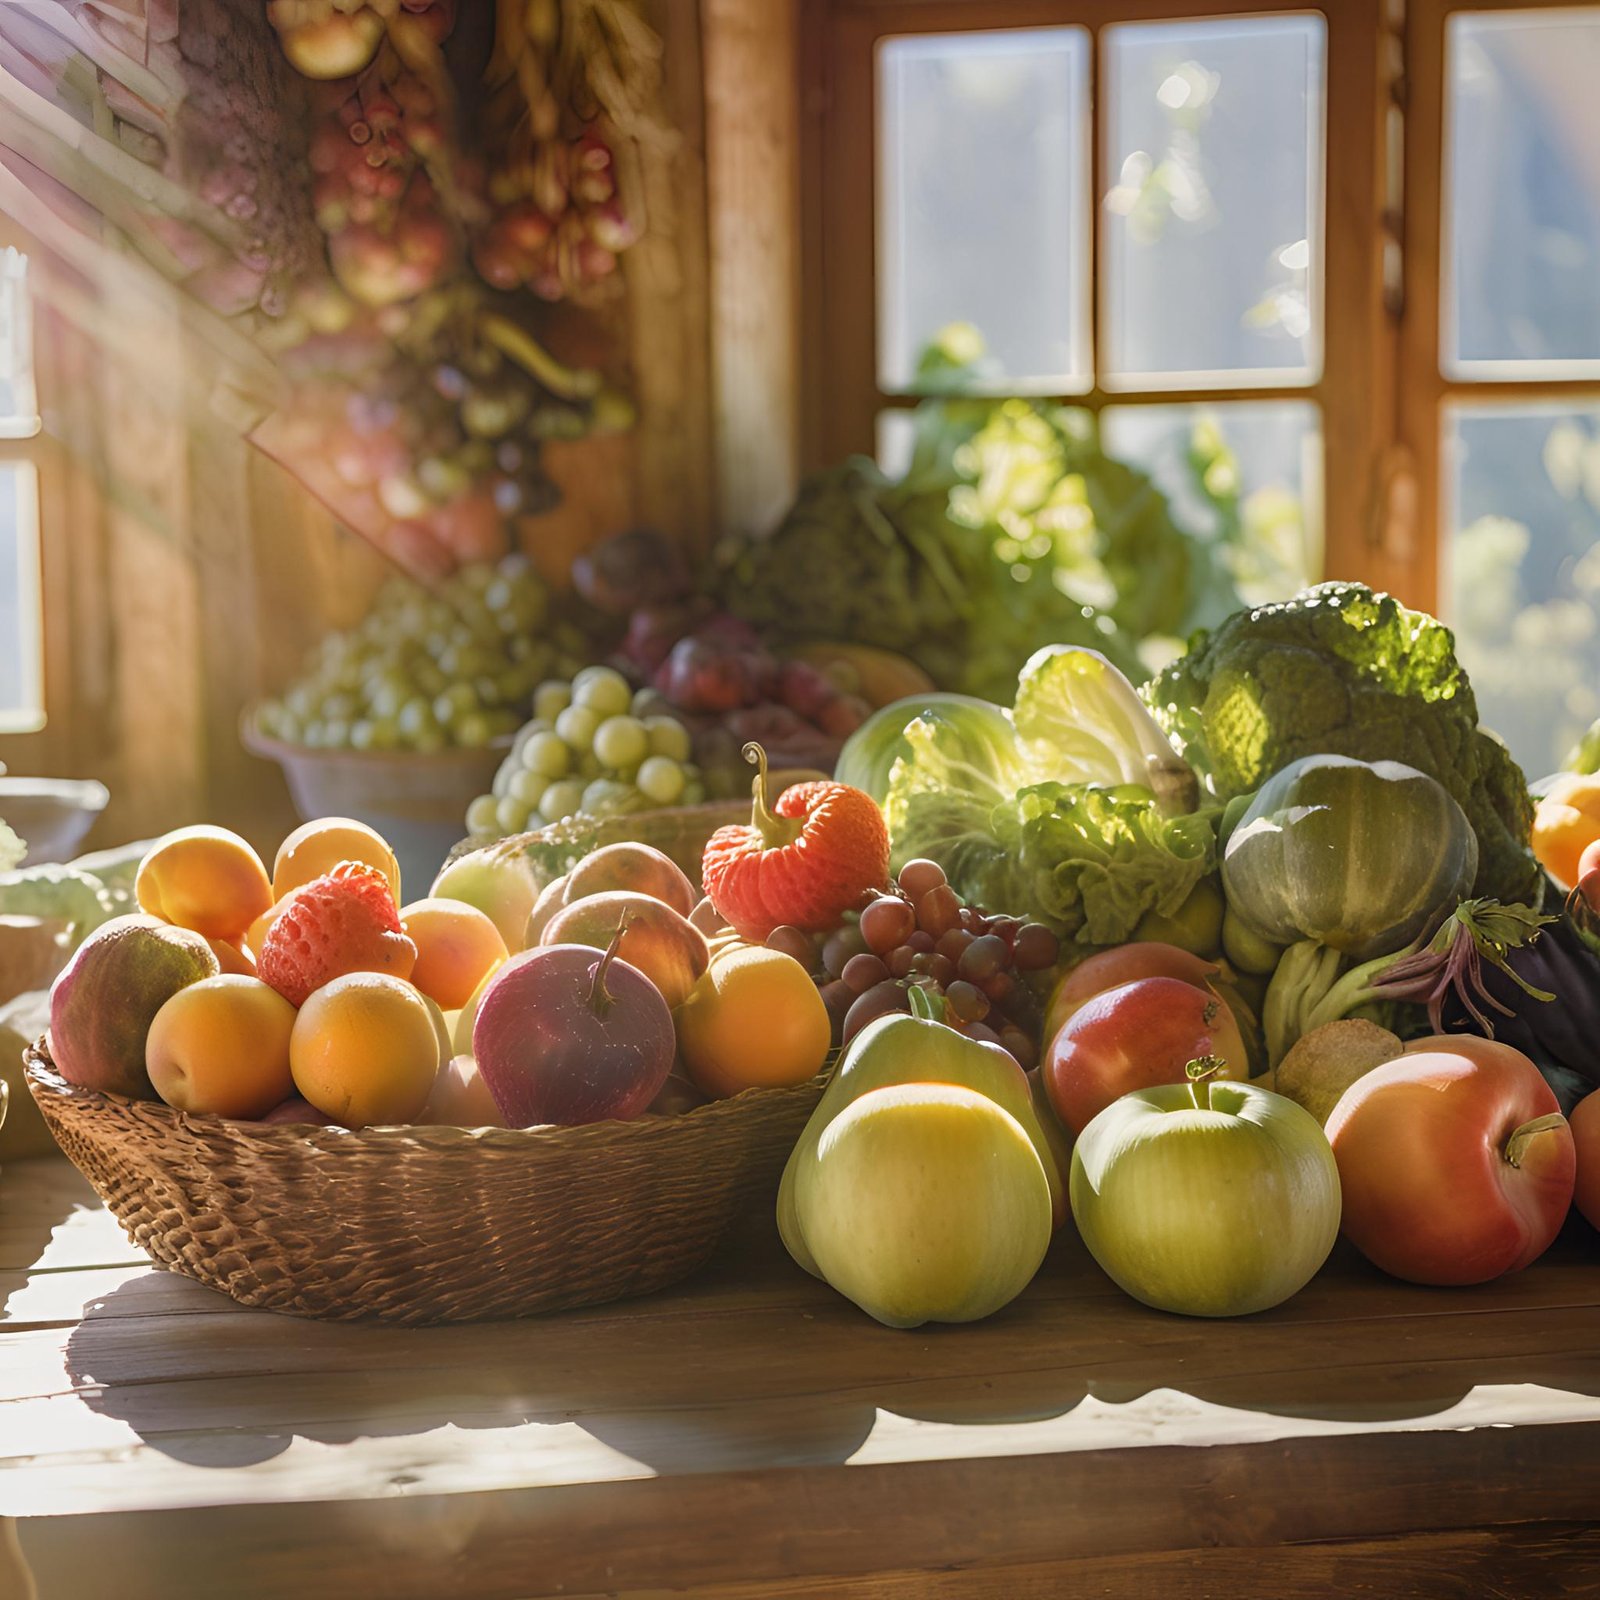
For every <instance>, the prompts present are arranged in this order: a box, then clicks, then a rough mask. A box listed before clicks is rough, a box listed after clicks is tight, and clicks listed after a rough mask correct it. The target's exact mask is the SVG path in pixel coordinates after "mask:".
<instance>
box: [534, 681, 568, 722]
mask: <svg viewBox="0 0 1600 1600" xmlns="http://www.w3.org/2000/svg"><path fill="white" fill-rule="evenodd" d="M571 704H572V685H571V684H570V683H563V682H562V681H561V680H560V679H559V678H547V679H546V680H545V681H544V682H543V683H541V684H540V685H539V687H538V688H537V689H535V690H534V691H533V714H534V716H536V717H539V718H541V719H542V720H544V721H546V722H551V723H553V722H554V721H555V720H556V718H557V717H559V716H560V715H561V713H562V712H563V711H565V710H566V709H567V707H568V706H570V705H571Z"/></svg>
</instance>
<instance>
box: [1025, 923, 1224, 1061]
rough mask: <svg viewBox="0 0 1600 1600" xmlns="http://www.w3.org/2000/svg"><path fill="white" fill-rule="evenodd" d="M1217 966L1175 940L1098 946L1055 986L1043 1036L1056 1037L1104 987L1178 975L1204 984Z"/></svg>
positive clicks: (1047, 1011) (1178, 977) (1114, 987)
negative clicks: (1072, 1016) (1069, 1020)
mask: <svg viewBox="0 0 1600 1600" xmlns="http://www.w3.org/2000/svg"><path fill="white" fill-rule="evenodd" d="M1220 970H1221V969H1220V968H1219V967H1218V966H1217V964H1216V962H1215V961H1206V960H1203V959H1202V958H1201V957H1199V956H1197V955H1194V954H1192V953H1191V952H1190V951H1188V950H1180V949H1179V948H1178V946H1177V945H1175V944H1162V943H1161V942H1160V941H1159V940H1155V939H1151V940H1144V941H1135V942H1134V943H1132V944H1119V945H1117V946H1115V947H1114V948H1113V949H1110V950H1101V951H1099V952H1097V953H1096V954H1095V955H1092V956H1090V957H1089V958H1088V959H1087V960H1086V961H1080V962H1079V963H1078V964H1077V965H1076V966H1075V967H1073V968H1071V969H1070V970H1069V971H1068V972H1067V973H1066V974H1065V975H1064V976H1063V977H1062V979H1061V981H1060V983H1058V984H1057V985H1056V986H1055V990H1054V992H1053V993H1052V994H1051V996H1050V1004H1049V1006H1048V1008H1047V1009H1046V1011H1045V1019H1044V1037H1045V1038H1046V1039H1053V1038H1055V1036H1056V1034H1058V1033H1059V1032H1060V1031H1061V1026H1062V1024H1063V1023H1064V1022H1065V1021H1066V1020H1067V1019H1068V1018H1069V1017H1070V1016H1071V1015H1072V1013H1073V1012H1074V1011H1076V1010H1077V1009H1078V1007H1079V1006H1081V1005H1083V1004H1084V1002H1085V1001H1087V1000H1092V999H1094V997H1095V996H1096V995H1097V994H1104V993H1105V992H1106V990H1107V989H1116V988H1119V987H1120V986H1121V985H1122V984H1124V983H1136V982H1137V981H1138V980H1139V979H1140V978H1177V979H1180V980H1181V981H1182V982H1184V983H1190V984H1193V985H1195V987H1197V988H1203V987H1205V985H1206V984H1208V983H1209V982H1210V981H1211V979H1212V978H1214V977H1216V975H1217V973H1218V972H1219V971H1220Z"/></svg>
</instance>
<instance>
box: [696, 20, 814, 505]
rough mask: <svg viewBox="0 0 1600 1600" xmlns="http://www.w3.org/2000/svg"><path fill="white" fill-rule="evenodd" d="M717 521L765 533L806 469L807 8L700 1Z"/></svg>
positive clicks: (791, 494)
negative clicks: (803, 175)
mask: <svg viewBox="0 0 1600 1600" xmlns="http://www.w3.org/2000/svg"><path fill="white" fill-rule="evenodd" d="M701 28H702V30H703V55H704V60H705V101H706V168H707V190H708V194H709V198H710V243H711V359H712V384H713V392H714V395H715V437H716V487H717V512H718V522H719V524H720V525H721V526H722V527H724V528H727V529H733V530H737V531H739V532H747V531H750V530H752V529H759V528H762V527H765V526H766V525H768V524H770V523H771V522H773V521H775V520H776V518H777V517H778V516H779V515H781V513H782V511H783V508H784V507H785V505H786V504H787V503H788V502H789V501H790V500H791V499H792V498H793V496H794V490H795V486H796V483H797V481H798V477H799V460H800V354H799V353H800V329H799V321H800V311H799V296H800V284H799V256H800V173H799V152H800V66H799V52H800V29H799V4H798V0H766V3H765V4H763V5H760V6H752V5H750V4H748V3H747V0H702V5H701Z"/></svg>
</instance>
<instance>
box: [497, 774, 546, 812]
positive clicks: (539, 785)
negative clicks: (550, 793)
mask: <svg viewBox="0 0 1600 1600" xmlns="http://www.w3.org/2000/svg"><path fill="white" fill-rule="evenodd" d="M549 787H550V780H549V779H548V778H545V777H541V776H540V774H539V773H537V772H529V771H528V769H527V768H526V767H522V768H519V769H518V770H517V771H516V772H513V773H512V774H511V787H510V788H509V789H508V790H507V793H509V794H511V795H513V796H514V797H515V798H516V799H518V800H521V801H522V802H523V803H524V804H525V805H528V806H532V807H537V806H538V804H539V802H540V801H541V800H542V799H543V798H544V792H545V790H546V789H548V788H549Z"/></svg>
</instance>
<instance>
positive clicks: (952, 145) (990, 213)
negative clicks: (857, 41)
mask: <svg viewBox="0 0 1600 1600" xmlns="http://www.w3.org/2000/svg"><path fill="white" fill-rule="evenodd" d="M1088 68H1089V36H1088V34H1087V33H1086V32H1085V30H1084V29H1082V28H1048V29H1038V30H1011V31H1006V32H993V33H963V34H942V35H928V36H922V37H917V38H903V39H886V40H884V41H883V43H882V44H881V45H880V46H879V49H878V107H879V113H878V114H879V119H880V121H879V169H878V181H879V200H878V329H879V333H878V381H879V383H880V384H881V385H882V387H883V388H884V389H886V390H889V391H891V392H893V391H905V390H910V389H914V388H916V387H917V365H918V359H919V357H920V356H921V354H922V351H923V350H924V348H925V347H926V346H927V345H928V344H929V342H930V341H931V340H932V339H933V338H934V336H935V335H936V334H938V333H939V331H940V330H941V329H943V328H944V327H945V326H946V325H947V324H950V323H966V324H970V325H971V326H972V327H974V328H976V329H977V330H978V333H979V334H980V335H981V336H982V340H983V344H984V347H985V354H984V356H983V358H982V366H981V368H980V369H979V371H980V375H981V377H982V379H983V384H984V387H985V388H987V389H990V390H993V391H998V392H1003V391H1010V392H1012V393H1038V394H1048V393H1053V392H1069V391H1070V392H1076V391H1079V390H1083V389H1087V388H1088V387H1089V372H1090V356H1089V332H1088V321H1089V319H1088V302H1089V288H1088V283H1089V278H1088V246H1087V241H1088V237H1089V229H1088V221H1087V203H1086V202H1087V196H1088V192H1089V186H1088V177H1087V170H1086V169H1087V151H1088V139H1087V119H1088V106H1089V88H1088Z"/></svg>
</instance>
